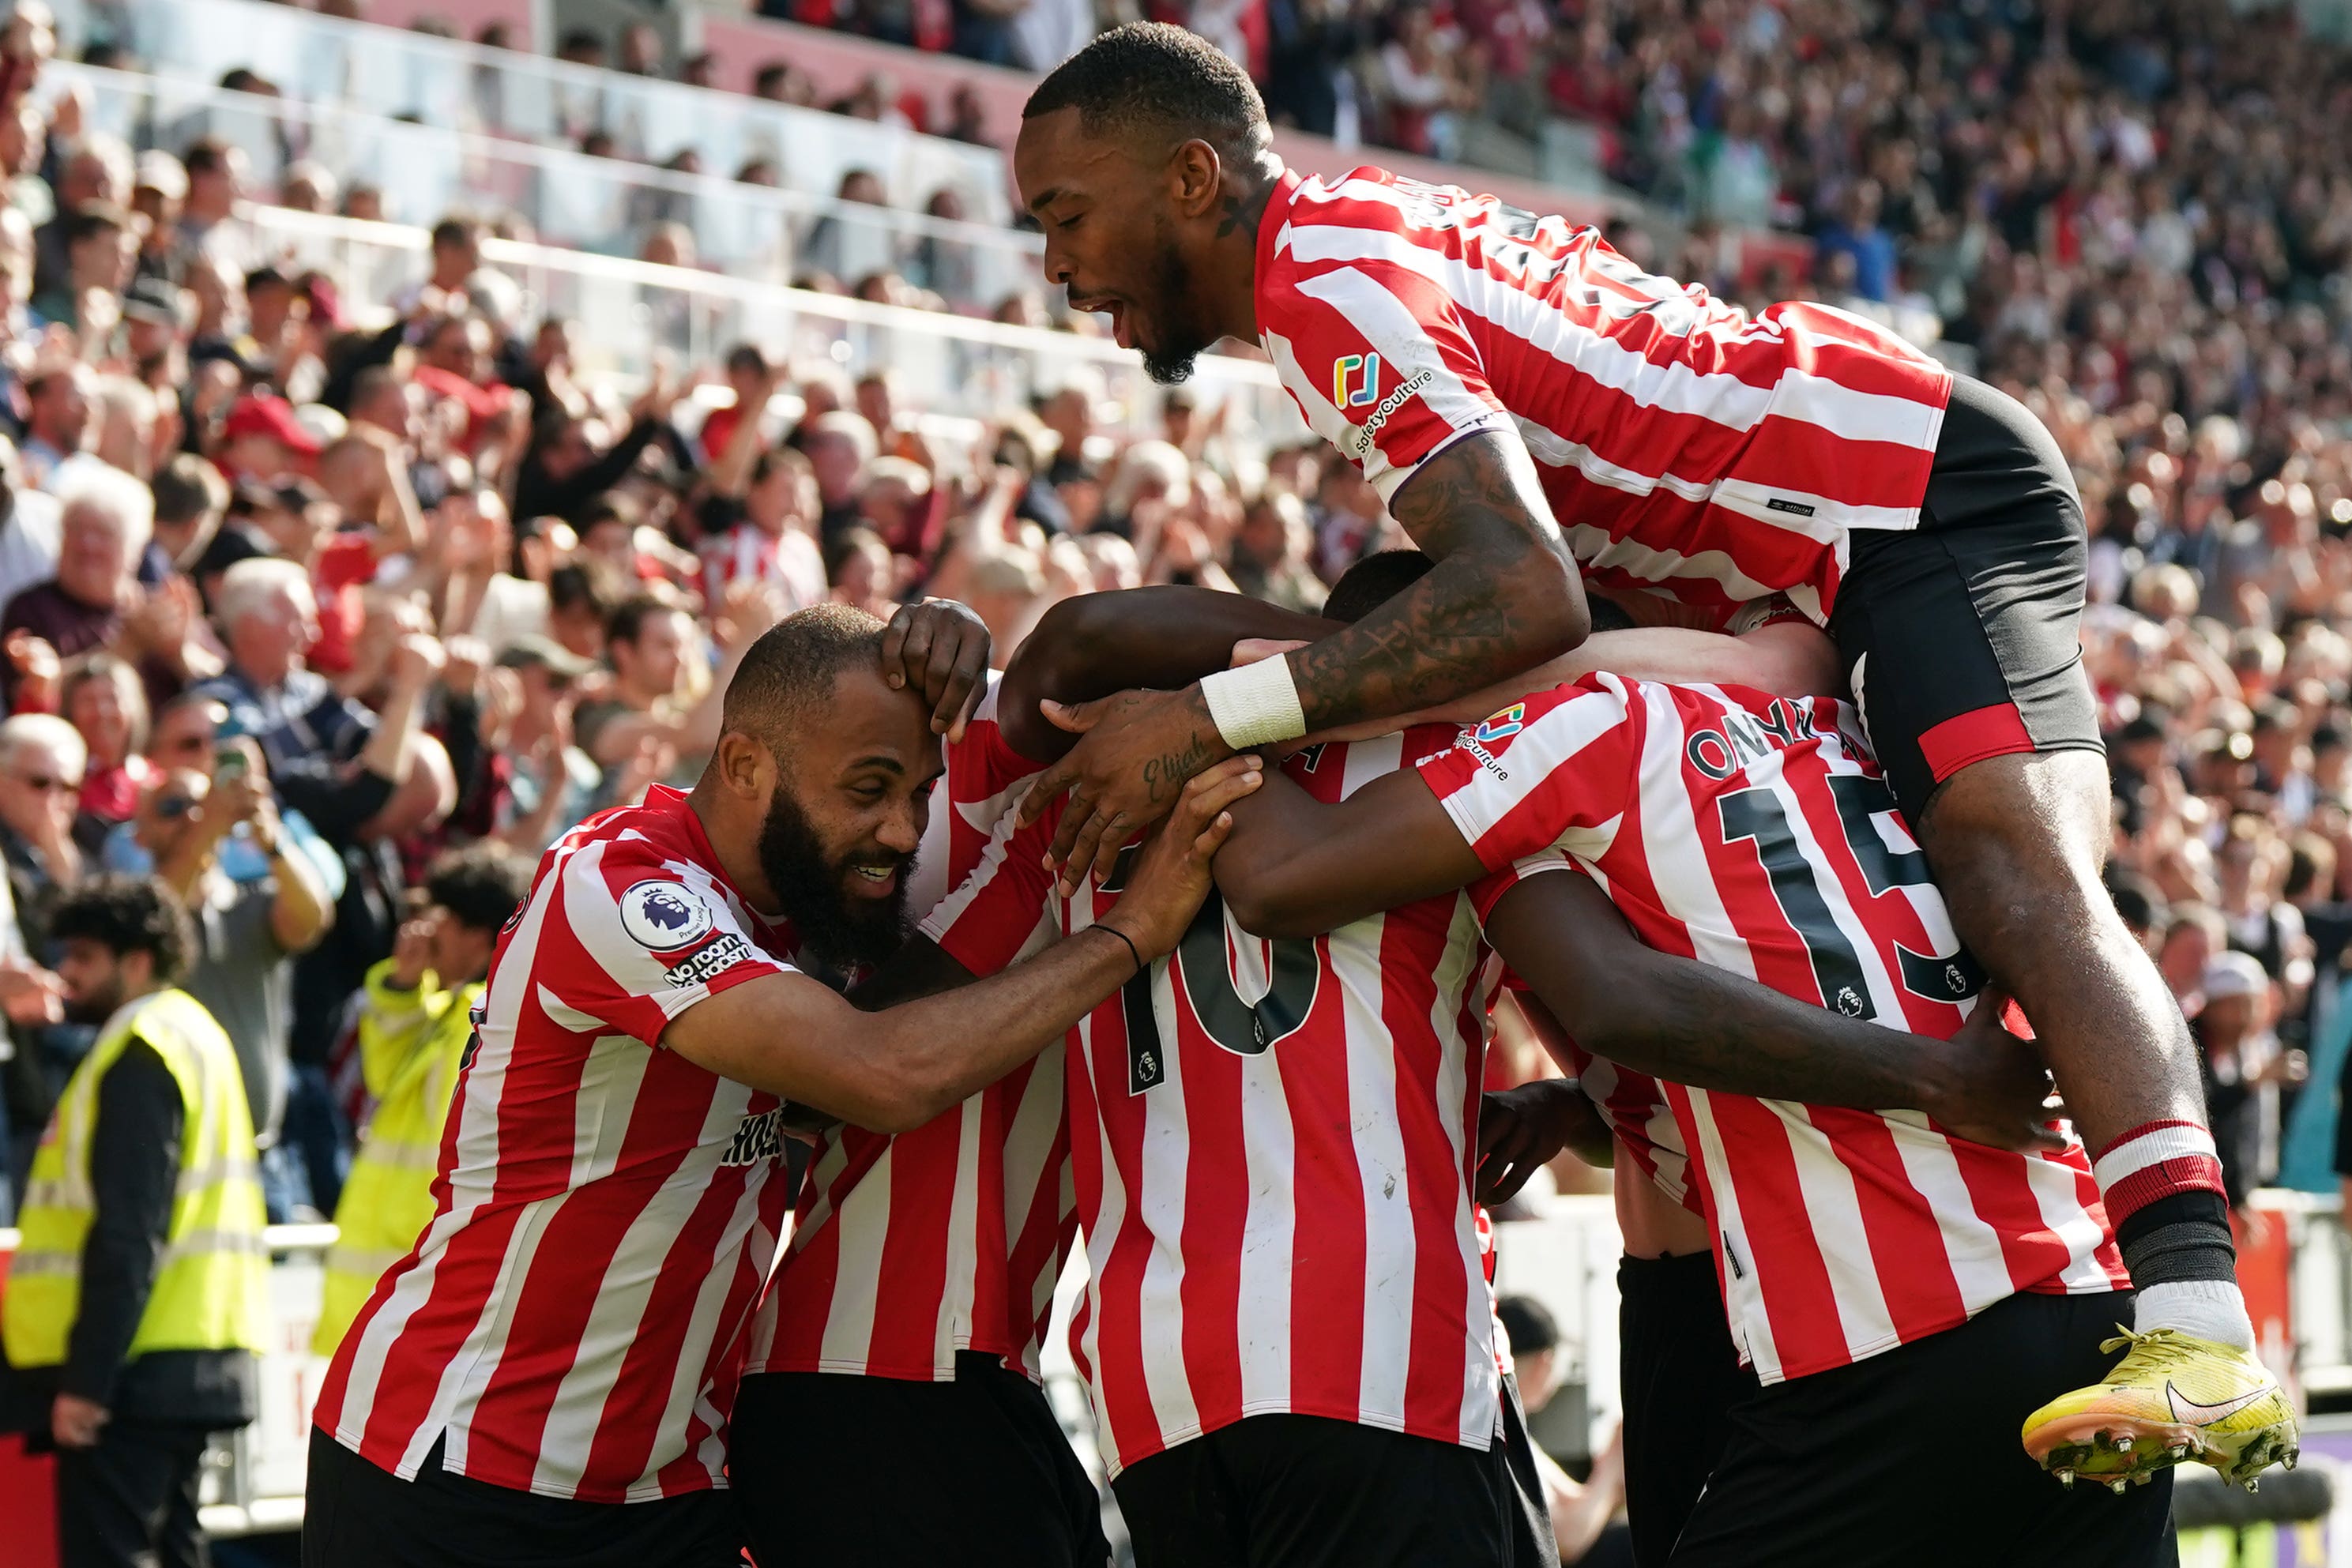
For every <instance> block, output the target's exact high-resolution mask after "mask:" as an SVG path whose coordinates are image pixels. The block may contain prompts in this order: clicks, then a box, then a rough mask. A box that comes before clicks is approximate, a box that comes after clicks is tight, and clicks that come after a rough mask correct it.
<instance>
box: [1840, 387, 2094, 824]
mask: <svg viewBox="0 0 2352 1568" xmlns="http://www.w3.org/2000/svg"><path fill="white" fill-rule="evenodd" d="M2088 559H2089V544H2088V541H2087V539H2086V538H2085V536H2084V527H2083V502H2082V498H2081V497H2079V496H2077V495H2076V494H2075V493H2074V479H2073V477H2072V476H2071V475H2070V474H2069V472H2068V470H2067V465H2066V460H2065V458H2064V456H2063V455H2062V454H2061V453H2060V452H2059V450H2058V444H2057V443H2056V442H2055V441H2053V439H2052V438H2051V435H2050V433H2049V431H2047V430H2045V429H2043V428H2042V422H2041V421H2040V420H2038V419H2036V418H2034V417H2033V415H2032V413H2030V412H2028V411H2027V409H2026V408H2025V407H2024V405H2023V404H2021V403H2020V402H2017V401H2016V400H2015V399H2013V398H2011V397H2010V396H2008V395H2007V394H2005V393H2003V392H1997V391H1995V390H1994V389H1993V388H1991V387H1989V386H1986V385H1985V384H1984V383H1983V382H1975V381H1970V380H1969V379H1968V378H1966V377H1960V378H1958V379H1957V380H1955V382H1953V385H1952V401H1951V405H1950V407H1949V408H1948V409H1947V410H1946V411H1945V414H1944V424H1943V431H1942V434H1941V435H1940V436H1939V437H1938V439H1937V443H1936V461H1935V465H1934V468H1933V469H1932V471H1931V472H1930V474H1929V476H1928V479H1927V497H1926V498H1925V499H1924V500H1923V502H1922V503H1921V506H1920V516H1919V526H1918V528H1916V529H1904V530H1900V531H1895V530H1879V529H1864V530H1858V531H1856V532H1855V533H1854V534H1853V550H1852V556H1851V559H1849V560H1848V562H1847V564H1846V570H1845V575H1844V577H1843V579H1842V580H1840V582H1839V584H1838V591H1837V599H1836V601H1835V602H1834V603H1833V605H1832V608H1831V612H1830V635H1831V636H1832V637H1833V638H1835V639H1836V641H1837V645H1838V657H1839V661H1840V663H1841V664H1843V666H1844V668H1845V673H1846V679H1847V683H1848V685H1851V686H1852V687H1853V694H1854V697H1855V700H1856V702H1857V703H1858V704H1859V705H1860V706H1861V709H1862V718H1863V724H1864V727H1866V728H1867V729H1868V730H1869V732H1870V741H1871V746H1872V748H1873V749H1874V750H1875V751H1876V752H1877V754H1878V761H1879V766H1880V767H1881V768H1884V769H1885V773H1886V779H1887V783H1888V784H1889V785H1890V786H1891V787H1892V788H1893V789H1894V791H1895V800H1896V802H1897V803H1898V804H1900V805H1901V806H1902V808H1903V814H1904V815H1905V816H1906V818H1908V819H1909V820H1910V821H1911V825H1912V827H1913V829H1914V830H1915V831H1916V830H1918V828H1919V826H1920V824H1921V822H1922V821H1924V815H1925V812H1926V810H1927V801H1928V799H1929V797H1930V796H1932V795H1933V794H1934V793H1935V790H1936V786H1937V785H1938V784H1940V783H1942V782H1943V781H1944V780H1945V779H1948V778H1950V777H1951V776H1952V775H1953V774H1954V773H1957V772H1958V771H1959V770H1960V769H1961V768H1965V767H1967V766H1968V765H1969V763H1971V762H1980V761H1982V760H1984V759H1985V758H1989V757H2000V756H2003V755H2006V754H2009V753H2011V752H2021V751H2066V750H2076V749H2079V750H2085V751H2096V750H2098V749H2099V748H2100V741H2099V723H2098V712H2097V709H2096V707H2095V706H2094V705H2093V702H2092V697H2091V687H2090V683H2089V682H2088V680H2087V679H2085V677H2084V673H2083V667H2082V664H2083V650H2082V643H2081V642H2080V637H2079V631H2078V628H2079V625H2080V622H2081V621H2082V618H2083V597H2084V570H2085V566H2086V563H2087V561H2088Z"/></svg>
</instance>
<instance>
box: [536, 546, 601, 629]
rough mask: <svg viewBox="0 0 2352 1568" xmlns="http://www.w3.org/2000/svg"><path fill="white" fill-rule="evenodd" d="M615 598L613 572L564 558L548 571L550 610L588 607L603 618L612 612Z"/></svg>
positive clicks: (596, 615)
mask: <svg viewBox="0 0 2352 1568" xmlns="http://www.w3.org/2000/svg"><path fill="white" fill-rule="evenodd" d="M614 598H615V595H614V591H613V583H612V574H611V573H610V572H609V571H599V570H596V568H595V567H593V566H590V565H587V564H585V563H583V562H581V561H576V560H568V561H565V562H564V563H563V564H562V566H559V567H557V568H556V569H555V570H553V571H551V572H549V573H548V574H547V607H548V608H549V609H551V610H565V611H570V610H587V611H590V612H593V613H594V615H595V617H596V619H597V620H599V621H603V620H604V619H605V618H607V617H608V616H610V615H611V614H612V613H613V605H614Z"/></svg>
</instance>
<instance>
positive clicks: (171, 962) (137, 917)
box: [49, 875, 196, 985]
mask: <svg viewBox="0 0 2352 1568" xmlns="http://www.w3.org/2000/svg"><path fill="white" fill-rule="evenodd" d="M49 935H50V936H51V937H53V938H55V939H56V940H58V941H60V942H68V941H73V940H75V939H77V938H79V939H82V940H86V941H90V942H95V943H97V944H99V946H102V947H104V948H105V949H106V950H107V951H108V952H110V953H112V954H113V955H114V956H116V957H117V958H120V957H121V956H123V955H125V954H127V953H144V954H146V955H147V956H149V957H150V958H152V959H153V960H154V963H155V978H156V979H157V980H158V981H159V982H161V983H162V984H164V985H170V984H172V983H173V981H175V980H177V979H178V978H179V977H181V976H182V975H184V974H185V973H187V969H188V958H189V956H190V955H191V954H193V953H194V951H195V948H196V934H195V931H194V928H193V927H192V926H191V925H189V922H188V912H187V910H186V908H185V907H184V906H183V905H182V904H181V903H180V901H179V899H178V897H177V896H176V895H174V894H173V892H172V890H171V889H170V888H168V887H166V886H165V885H164V884H163V879H162V878H161V877H152V876H113V875H110V876H100V877H93V878H92V879H90V880H89V881H88V882H85V883H82V884H81V885H80V886H79V887H77V888H75V889H74V890H73V891H72V892H71V893H68V894H66V895H65V897H64V898H62V899H60V900H59V901H58V905H57V908H56V910H55V911H54V912H53V913H52V914H51V915H50V916H49Z"/></svg>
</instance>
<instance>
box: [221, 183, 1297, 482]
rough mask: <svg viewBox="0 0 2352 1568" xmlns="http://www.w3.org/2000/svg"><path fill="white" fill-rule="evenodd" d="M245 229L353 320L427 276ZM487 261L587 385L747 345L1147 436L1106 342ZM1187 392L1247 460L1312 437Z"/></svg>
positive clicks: (965, 408)
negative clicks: (1068, 410) (1047, 401)
mask: <svg viewBox="0 0 2352 1568" xmlns="http://www.w3.org/2000/svg"><path fill="white" fill-rule="evenodd" d="M247 221H248V222H249V223H250V224H251V225H252V227H253V229H254V231H255V238H256V240H257V243H258V245H259V246H260V247H261V248H262V249H263V250H264V251H265V252H266V253H268V254H273V255H277V254H283V255H285V256H288V257H289V259H290V260H291V261H292V262H293V263H294V265H296V266H298V267H316V268H318V269H320V270H321V271H324V272H326V273H327V274H329V275H330V276H331V277H333V278H334V279H335V280H336V284H337V286H338V287H340V288H341V291H342V296H343V298H344V299H346V300H347V301H350V302H351V303H352V307H353V308H355V309H364V308H369V307H373V306H374V305H377V304H378V303H380V302H382V301H384V300H388V299H391V298H393V297H394V295H396V294H397V293H399V292H400V291H401V290H402V289H403V288H404V287H407V286H408V285H410V284H413V283H415V281H416V280H417V279H418V278H420V277H423V276H424V275H425V253H426V250H427V248H428V238H427V235H426V232H425V230H423V229H419V228H413V227H409V226H407V225H397V224H376V223H359V222H354V221H352V219H349V218H338V217H322V216H319V215H316V214H310V213H299V212H293V211H289V210H287V209H285V208H278V207H257V208H255V209H254V210H253V211H252V213H251V214H249V217H248V219H247ZM482 255H483V259H484V262H485V263H486V264H487V265H488V266H491V267H496V268H498V270H499V271H500V272H503V273H505V274H506V275H507V276H508V277H510V278H512V279H513V280H514V282H515V283H516V284H517V285H518V286H519V287H520V293H521V296H522V308H521V311H520V320H521V321H523V322H524V323H529V322H532V321H536V320H538V319H541V318H542V317H544V316H550V315H554V316H562V317H565V318H568V319H571V320H572V321H573V322H575V323H577V325H578V330H579V333H580V340H581V347H580V355H581V360H582V369H583V371H587V372H588V373H590V374H592V375H609V376H613V377H615V378H618V379H622V380H626V381H635V380H637V379H640V378H643V377H644V376H646V374H647V373H649V372H650V371H651V370H652V368H653V366H654V365H655V364H656V361H659V360H662V359H664V358H667V360H668V361H671V362H673V363H674V364H676V365H677V366H679V367H680V368H696V367H705V366H710V365H715V364H716V363H717V362H718V361H719V358H720V357H721V356H722V355H724V354H725V353H726V351H727V350H728V349H730V347H732V346H733V345H735V344H736V343H739V342H747V341H748V342H754V343H758V344H760V345H761V347H763V348H765V349H766V350H768V351H769V353H770V355H771V356H772V357H775V356H780V355H788V356H790V358H791V359H792V361H793V362H794V363H798V364H805V363H808V362H810V361H831V362H832V363H834V364H835V365H838V366H839V367H841V369H842V370H843V371H845V373H847V374H849V375H852V376H856V375H860V374H863V373H864V372H866V371H869V370H882V369H887V370H888V371H891V372H892V374H893V375H895V376H896V377H897V378H898V381H899V383H900V384H901V386H902V387H903V388H904V389H905V395H906V396H907V399H908V402H910V403H912V404H914V405H916V406H919V407H922V408H926V409H929V410H930V411H932V412H935V413H940V414H946V415H955V416H961V417H966V418H970V419H973V420H977V421H979V422H981V423H983V424H985V423H988V422H990V421H992V420H995V419H1000V418H1002V417H1003V415H1004V414H1005V413H1007V412H1008V411H1010V410H1013V409H1016V408H1021V407H1024V406H1026V405H1027V403H1028V402H1029V400H1030V399H1031V398H1033V397H1035V396H1040V395H1043V394H1045V393H1049V392H1055V391H1057V390H1059V389H1061V388H1063V387H1066V386H1068V385H1072V384H1074V383H1075V384H1079V385H1083V386H1086V387H1087V389H1088V391H1089V392H1090V393H1091V394H1092V395H1093V396H1094V397H1095V398H1096V400H1097V402H1098V403H1101V402H1108V403H1109V404H1113V405H1116V408H1117V410H1118V413H1117V420H1118V423H1121V424H1123V425H1124V427H1125V428H1127V429H1129V430H1131V431H1133V432H1135V433H1137V434H1149V433H1154V432H1156V430H1157V411H1158V409H1159V406H1160V396H1159V393H1158V392H1157V391H1156V389H1154V388H1152V387H1151V386H1150V384H1149V378H1148V377H1146V376H1145V375H1144V373H1143V367H1142V365H1141V363H1140V362H1139V361H1138V360H1137V359H1136V356H1135V355H1134V354H1132V353H1130V352H1129V351H1128V350H1123V349H1121V348H1119V347H1118V345H1117V344H1116V343H1113V342H1111V341H1109V340H1107V339H1101V338H1081V337H1076V336H1075V335H1072V334H1070V333H1066V332H1052V331H1045V330H1042V329H1036V328H1030V327H1007V326H1002V325H1000V324H998V323H996V322H993V321H980V320H973V319H970V318H967V317H961V316H953V315H947V314H941V313H935V312H931V311H924V310H908V309H901V308H897V307H893V306H887V305H869V304H866V302H864V301H862V300H857V299H844V298H836V297H835V296H832V295H825V294H812V293H807V292H804V291H802V290H799V289H793V288H784V287H775V286H772V285H765V284H761V283H756V282H751V281H749V280H746V279H743V278H739V277H728V276H725V275H722V274H716V273H706V272H699V271H693V270H689V269H687V268H683V267H655V266H649V265H647V264H646V263H644V262H639V261H630V260H625V259H623V258H620V257H616V256H592V255H589V254H586V253H584V252H580V251H566V250H556V249H551V248H550V247H548V246H538V245H524V244H520V243H517V242H514V241H510V240H491V241H488V242H486V243H485V244H484V246H483V247H482ZM1186 384H1187V386H1188V387H1189V388H1190V389H1191V390H1192V392H1193V393H1194V395H1195V397H1196V399H1197V400H1198V402H1199V404H1200V408H1201V411H1202V415H1203V416H1204V417H1211V418H1213V416H1214V414H1215V411H1216V410H1217V409H1218V408H1220V407H1221V406H1225V405H1230V407H1229V411H1228V412H1227V413H1226V415H1225V423H1224V432H1225V434H1226V436H1227V438H1228V439H1229V440H1231V441H1233V442H1234V444H1236V445H1237V446H1238V447H1240V448H1243V449H1244V450H1248V451H1253V452H1254V455H1262V454H1263V452H1264V450H1265V448H1266V447H1268V446H1273V445H1279V444H1287V443H1291V442H1295V441H1298V440H1302V439H1304V438H1305V436H1306V434H1307V427H1306V423H1305V422H1304V421H1303V420H1301V419H1300V418H1299V416H1298V413H1297V409H1296V408H1295V407H1294V406H1293V405H1292V403H1291V402H1290V400H1289V398H1288V397H1287V396H1286V394H1285V393H1284V392H1282V390H1281V385H1280V383H1279V382H1278V381H1277V380H1276V376H1275V372H1274V370H1273V367H1272V366H1270V365H1267V364H1266V363H1265V362H1264V361H1259V360H1251V359H1244V358H1242V357H1239V356H1237V355H1226V354H1203V355H1202V356H1201V359H1200V361H1199V368H1198V370H1197V371H1195V373H1194V375H1193V377H1192V381H1191V382H1188V383H1186Z"/></svg>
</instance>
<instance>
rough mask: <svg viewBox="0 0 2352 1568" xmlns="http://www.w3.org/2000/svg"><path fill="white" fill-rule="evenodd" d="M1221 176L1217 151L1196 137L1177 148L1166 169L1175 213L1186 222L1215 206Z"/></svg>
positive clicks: (1222, 168)
mask: <svg viewBox="0 0 2352 1568" xmlns="http://www.w3.org/2000/svg"><path fill="white" fill-rule="evenodd" d="M1223 175H1224V167H1223V160H1222V159H1220V158H1219V157H1218V156H1217V150H1216V149H1215V148H1214V147H1212V146H1210V145H1209V144H1208V143H1207V142H1206V141H1202V140H1201V139H1200V138H1199V137H1197V136H1195V137H1193V138H1192V140H1191V141H1186V142H1185V143H1183V144H1182V145H1181V146H1180V147H1178V148H1177V149H1176V155H1175V157H1174V158H1173V159H1172V160H1171V162H1170V163H1169V169H1168V178H1169V183H1170V188H1171V193H1172V194H1173V195H1174V196H1175V198H1176V210H1177V211H1178V212H1180V213H1181V214H1183V215H1184V216H1186V217H1188V218H1196V217H1199V216H1200V215H1201V214H1202V213H1205V212H1207V211H1208V210H1209V209H1210V207H1211V206H1213V205H1214V204H1215V203H1216V200H1217V192H1218V190H1219V189H1220V188H1221V187H1222V185H1223Z"/></svg>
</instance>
